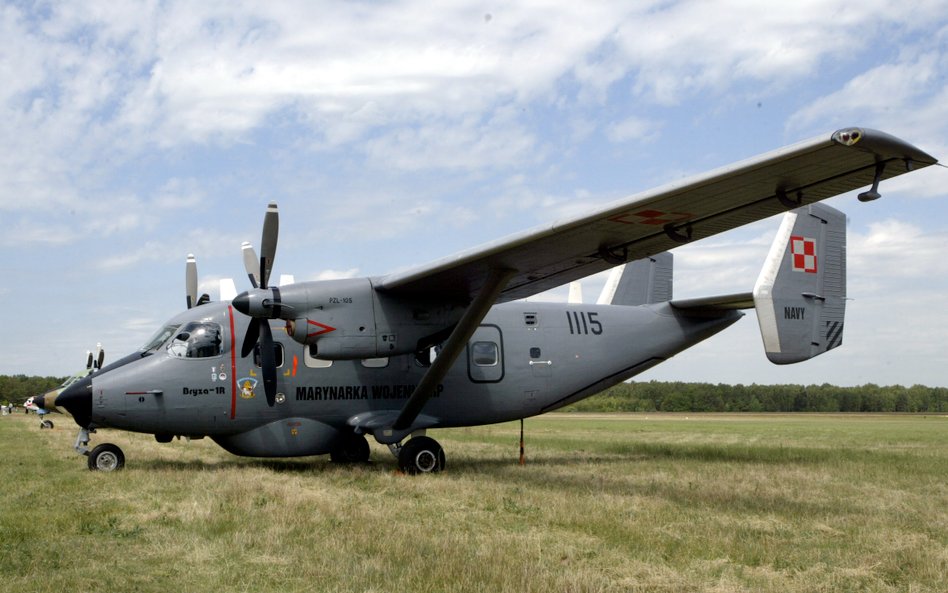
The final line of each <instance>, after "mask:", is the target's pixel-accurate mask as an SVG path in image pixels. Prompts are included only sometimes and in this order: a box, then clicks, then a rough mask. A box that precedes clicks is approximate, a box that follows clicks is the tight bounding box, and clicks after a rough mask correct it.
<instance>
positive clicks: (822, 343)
mask: <svg viewBox="0 0 948 593" xmlns="http://www.w3.org/2000/svg"><path fill="white" fill-rule="evenodd" d="M754 306H755V307H756V308H757V320H758V322H759V323H760V333H761V337H762V338H763V340H764V350H766V352H767V358H768V359H770V361H771V362H774V363H776V364H789V363H793V362H800V361H802V360H807V359H809V358H813V357H814V356H818V355H820V354H822V353H824V352H826V351H827V350H831V349H833V348H836V347H837V346H839V345H840V344H842V341H843V317H844V314H845V308H846V215H845V214H843V213H842V212H840V211H839V210H836V209H835V208H831V207H829V206H826V205H825V204H811V205H809V206H805V207H803V208H798V209H796V210H793V211H791V212H788V213H787V214H786V215H784V219H783V223H782V224H781V225H780V230H779V231H777V237H776V238H775V239H774V243H773V245H771V247H770V253H769V255H768V256H767V261H766V262H765V263H764V267H763V269H762V270H761V272H760V276H759V277H758V278H757V284H756V285H755V286H754Z"/></svg>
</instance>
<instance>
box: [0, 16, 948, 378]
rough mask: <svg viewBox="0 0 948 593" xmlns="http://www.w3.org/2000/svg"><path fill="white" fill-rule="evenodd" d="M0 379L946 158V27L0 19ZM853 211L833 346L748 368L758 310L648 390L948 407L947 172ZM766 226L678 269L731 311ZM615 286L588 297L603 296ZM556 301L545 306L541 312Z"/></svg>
mask: <svg viewBox="0 0 948 593" xmlns="http://www.w3.org/2000/svg"><path fill="white" fill-rule="evenodd" d="M0 81H2V82H0V151H2V154H3V158H2V159H0V229H2V232H0V249H2V252H0V253H2V257H0V278H2V280H0V312H2V313H0V316H2V317H0V323H2V327H3V337H4V339H3V340H2V341H0V374H19V373H25V374H28V375H54V376H63V375H66V374H69V373H71V372H73V371H75V370H78V369H79V368H81V367H82V366H83V365H84V361H85V352H86V351H87V350H90V349H93V348H94V347H95V344H96V343H97V342H99V343H101V344H102V345H103V346H104V348H105V350H106V357H107V359H112V360H114V359H115V358H118V357H119V356H121V355H124V354H127V353H129V352H131V351H133V350H135V349H137V348H138V347H139V346H140V345H142V344H143V343H144V342H145V341H146V339H147V338H148V337H149V336H150V335H151V334H152V333H153V332H154V331H155V330H156V329H157V328H158V326H159V325H160V324H161V323H162V322H163V321H164V320H165V319H167V318H169V317H171V316H172V315H174V314H176V313H178V312H179V311H180V310H182V309H183V308H184V306H185V289H184V267H185V259H186V256H187V254H188V253H194V254H195V255H196V257H197V260H198V270H199V274H200V279H201V285H200V287H201V290H202V291H204V292H208V293H209V294H211V296H212V297H213V298H215V299H216V298H217V295H218V288H217V286H218V281H219V279H220V278H222V277H230V278H234V279H235V281H236V283H237V286H238V290H243V289H245V288H247V287H248V286H247V285H246V280H245V278H246V275H245V273H244V270H243V263H242V259H241V250H240V244H241V242H242V241H251V242H252V243H253V244H254V245H255V246H257V247H258V249H259V242H260V232H261V225H262V221H263V214H264V212H265V209H266V204H267V202H269V201H276V202H277V203H278V204H279V208H280V214H281V218H280V239H279V248H278V254H277V258H276V263H275V265H274V274H275V276H276V275H279V274H293V275H294V276H295V278H296V280H297V281H303V280H315V279H322V278H338V277H352V276H373V275H383V274H386V273H389V272H393V271H398V270H403V269H405V268H408V267H411V266H414V265H419V264H424V263H426V262H428V261H432V260H436V259H440V258H442V257H445V256H448V255H451V254H452V253H454V252H457V251H460V250H464V249H469V248H471V247H474V246H476V245H479V244H481V243H485V242H488V241H492V240H496V239H499V238H501V237H504V236H506V235H509V234H512V233H515V232H519V231H523V230H525V229H528V228H532V227H535V226H537V225H540V224H543V223H547V222H550V221H553V220H557V219H561V218H564V217H567V216H572V215H577V214H581V213H584V212H587V211H589V209H590V208H593V207H596V206H598V205H601V204H605V203H608V202H611V201H613V200H616V199H619V198H622V197H624V196H628V195H632V194H635V193H637V192H640V191H645V190H648V189H651V188H653V187H655V186H658V185H661V184H664V183H668V182H674V181H677V180H680V179H683V178H686V177H688V176H691V175H696V174H700V173H703V172H705V171H708V170H710V169H713V168H716V167H720V166H724V165H728V164H730V163H733V162H735V161H738V160H741V159H745V158H748V157H752V156H755V155H758V154H760V153H764V152H767V151H770V150H774V149H777V148H780V147H782V146H785V145H788V144H792V143H795V142H797V141H800V140H804V139H807V138H811V137H814V136H817V135H827V136H828V135H829V134H830V133H831V132H833V131H834V130H836V129H838V128H842V127H847V126H864V127H869V128H875V129H879V130H883V131H885V132H888V133H890V134H894V135H896V136H899V137H900V138H903V139H904V140H907V141H909V142H911V143H913V144H915V145H916V146H918V147H919V148H921V149H923V150H925V151H926V152H928V153H930V154H932V155H934V156H936V157H940V158H948V140H946V137H948V7H945V5H944V2H942V1H941V0H918V1H916V2H913V5H912V8H911V9H904V10H893V9H892V7H891V2H884V1H881V0H858V1H851V0H818V1H817V0H799V1H796V2H792V3H790V2H783V3H771V2H755V1H750V0H702V1H668V0H661V1H658V0H656V1H648V0H641V1H637V2H628V1H627V0H621V1H616V2H609V1H603V2H563V1H562V0H558V1H541V0H521V1H517V2H502V1H492V2H467V1H462V0H456V1H445V2H438V3H431V2H428V1H416V0H392V1H387V2H386V1H383V2H362V1H351V2H309V1H299V2H296V1H269V2H262V1H261V2H231V1H228V2H213V1H208V2H200V3H195V2H179V1H175V0H167V1H143V2H124V3H116V2H111V1H109V2H104V1H103V2H98V1H94V0H92V1H90V0H84V1H82V2H68V1H67V2H18V1H13V2H10V1H4V2H3V3H2V4H0ZM855 193H857V192H854V193H853V194H847V195H845V196H840V197H837V198H833V199H832V200H830V201H829V204H830V205H832V206H834V207H836V208H839V209H841V210H843V211H845V212H846V213H847V215H848V217H849V223H848V232H849V247H848V253H849V261H848V270H849V284H848V292H849V297H850V299H851V300H850V301H849V302H848V305H847V317H846V331H845V334H844V338H843V346H842V347H841V348H838V349H836V350H834V351H832V352H830V353H828V354H826V355H824V356H821V357H819V358H816V359H814V360H811V361H807V362H805V363H801V364H798V365H793V366H788V367H778V366H774V365H772V364H770V363H769V362H767V360H766V358H765V356H764V353H763V347H762V345H761V340H760V336H759V331H758V329H757V323H756V319H755V317H754V313H753V312H752V311H749V312H748V314H747V317H746V318H745V319H742V320H741V321H740V322H739V323H738V324H736V325H735V326H733V327H731V328H729V329H728V330H726V331H725V332H723V333H722V334H719V335H718V336H715V337H714V338H712V339H710V340H708V341H706V342H704V343H703V344H701V345H699V346H697V347H695V348H693V349H691V350H688V351H685V352H684V353H682V354H680V355H678V356H677V357H675V358H674V359H672V360H670V361H668V362H666V363H664V364H662V365H659V366H658V367H656V368H655V369H653V370H650V371H648V372H647V373H644V374H643V375H640V376H639V377H638V379H639V380H661V381H677V380H681V381H702V382H711V383H744V384H750V383H761V384H772V383H803V384H811V383H816V384H821V383H833V384H839V385H860V384H864V383H877V384H883V385H889V384H904V385H912V384H924V385H931V386H948V354H946V348H945V346H944V344H946V343H948V311H946V309H948V308H946V306H945V304H946V297H948V257H946V255H945V248H946V246H948V216H946V213H948V201H946V197H948V171H946V170H945V169H944V168H940V167H929V168H927V169H925V170H922V171H919V172H917V173H913V174H911V175H905V176H902V177H899V178H897V179H893V180H891V181H889V182H887V183H883V185H882V187H881V193H882V194H883V198H882V199H881V200H877V201H875V202H872V203H868V204H863V203H859V202H858V201H857V200H856V199H855V196H854V194H855ZM778 225H779V218H774V219H769V220H765V221H761V222H759V223H756V224H753V225H750V226H748V227H745V228H742V229H738V230H735V231H732V232H729V233H726V234H722V235H718V236H716V237H713V238H710V239H707V240H704V241H701V242H697V243H695V244H691V245H688V246H685V247H682V248H680V249H678V250H676V251H675V255H676V260H675V296H676V297H694V296H709V295H716V294H728V293H733V292H741V291H748V290H750V289H751V288H752V287H753V284H754V281H755V279H756V277H757V273H758V271H759V268H760V266H761V264H762V263H763V260H764V258H765V256H766V254H767V250H768V246H769V243H770V241H771V239H772V237H773V236H774V234H775V233H776V229H777V227H778ZM603 281H604V278H602V277H592V278H589V279H587V280H585V281H584V282H583V290H584V294H585V298H586V300H587V301H589V302H591V301H594V300H595V298H596V296H597V295H598V292H599V289H600V287H601V286H602V284H603ZM536 298H538V299H545V300H562V301H565V300H566V290H565V289H561V290H558V291H553V292H552V293H549V294H544V295H541V296H538V297H536Z"/></svg>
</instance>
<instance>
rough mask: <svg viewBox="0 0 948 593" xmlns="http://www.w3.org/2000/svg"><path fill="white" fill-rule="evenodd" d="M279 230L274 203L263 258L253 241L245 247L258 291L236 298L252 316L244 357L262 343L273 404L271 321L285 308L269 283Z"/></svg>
mask: <svg viewBox="0 0 948 593" xmlns="http://www.w3.org/2000/svg"><path fill="white" fill-rule="evenodd" d="M279 232H280V217H279V213H278V211H277V205H276V203H274V202H270V204H269V205H268V206H267V213H266V215H264V217H263V235H262V237H261V239H260V259H259V261H258V260H257V257H256V254H255V253H254V251H253V247H251V245H250V244H249V243H246V242H245V243H244V244H243V245H242V246H241V248H242V250H243V254H244V267H245V268H246V269H247V277H248V278H249V279H250V283H251V284H252V285H253V287H254V290H250V291H247V292H243V293H241V294H239V295H237V296H236V297H234V300H233V301H232V303H233V305H234V308H235V309H237V310H238V311H240V312H241V313H243V314H245V315H249V316H250V317H251V318H252V319H251V320H250V325H249V326H248V327H247V333H246V335H244V342H243V345H242V346H241V349H240V356H241V357H246V356H248V355H249V354H250V353H251V352H253V348H254V346H255V345H259V347H260V366H261V367H262V368H263V389H264V391H265V392H266V394H267V404H268V405H270V406H273V404H274V403H275V402H276V383H277V371H276V357H275V356H274V352H273V332H272V331H271V330H270V320H271V319H278V318H279V317H280V313H281V311H282V307H281V303H280V290H279V289H278V288H276V287H272V288H268V282H269V281H270V272H271V270H272V269H273V259H274V257H275V256H276V248H277V236H278V235H279Z"/></svg>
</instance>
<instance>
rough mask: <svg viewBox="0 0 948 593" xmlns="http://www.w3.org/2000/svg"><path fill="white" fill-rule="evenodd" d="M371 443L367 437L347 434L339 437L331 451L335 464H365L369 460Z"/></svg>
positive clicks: (331, 457)
mask: <svg viewBox="0 0 948 593" xmlns="http://www.w3.org/2000/svg"><path fill="white" fill-rule="evenodd" d="M369 453H370V451H369V441H367V440H366V439H365V436H363V435H361V434H356V433H354V432H347V433H345V434H343V435H342V436H341V437H339V438H338V439H337V440H336V442H335V443H333V445H332V449H330V450H329V459H330V460H331V461H332V462H333V463H365V462H366V461H368V460H369Z"/></svg>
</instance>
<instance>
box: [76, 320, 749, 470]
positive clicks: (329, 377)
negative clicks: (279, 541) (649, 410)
mask: <svg viewBox="0 0 948 593" xmlns="http://www.w3.org/2000/svg"><path fill="white" fill-rule="evenodd" d="M741 315H742V314H741V313H739V312H734V311H731V312H727V313H724V314H721V315H717V316H712V317H707V318H695V317H686V316H684V315H682V314H681V313H679V312H677V311H675V310H674V309H673V308H672V307H671V306H670V305H668V304H667V303H663V304H657V305H647V306H637V307H625V306H603V305H561V304H551V303H536V302H524V301H517V302H513V303H507V304H503V305H497V306H495V307H493V308H492V309H491V310H490V312H489V313H488V315H487V316H486V317H485V319H484V320H483V322H482V323H481V324H480V326H479V327H478V329H477V330H476V332H475V333H474V335H473V336H472V338H471V339H470V340H469V341H468V344H467V348H466V351H465V352H464V353H463V354H462V355H461V356H460V357H459V359H458V360H457V361H456V362H455V363H454V365H453V366H452V368H451V370H450V371H449V372H448V374H447V375H446V376H445V378H444V380H443V381H442V382H441V383H440V384H438V386H437V388H436V392H435V394H434V395H433V397H432V398H431V399H430V400H428V402H427V403H426V405H425V407H424V409H423V410H422V413H421V415H420V416H419V421H420V423H421V424H422V425H423V426H424V427H425V428H439V427H451V426H471V425H480V424H489V423H495V422H503V421H507V420H514V419H519V418H525V417H529V416H535V415H537V414H542V413H544V412H548V411H550V410H554V409H557V408H559V407H562V406H564V405H567V404H569V403H572V402H574V401H578V400H580V399H582V398H584V397H588V396H590V395H593V394H595V393H597V392H599V391H602V390H603V389H605V388H607V387H609V386H611V385H614V384H616V383H619V382H621V381H623V380H625V379H628V378H629V377H632V376H634V375H636V374H638V373H641V372H643V371H645V370H647V369H649V368H651V367H652V366H654V365H656V364H658V363H660V362H662V361H663V360H665V359H667V358H669V357H670V356H673V355H674V354H676V353H678V352H680V351H681V350H683V349H685V348H687V347H689V346H691V345H693V344H695V343H697V342H699V341H701V340H703V339H705V338H707V337H709V336H711V335H713V334H715V333H717V332H718V331H720V330H722V329H724V328H725V327H727V326H729V325H730V324H731V323H734V322H735V321H736V320H737V319H739V318H740V317H741ZM170 323H171V324H172V325H178V328H177V329H176V330H175V332H182V331H184V330H185V329H188V328H190V331H191V333H192V334H194V333H196V332H198V331H201V332H205V334H206V335H207V336H209V340H206V341H208V343H212V342H214V341H215V340H219V342H218V343H216V347H215V344H211V346H210V347H208V345H207V344H203V345H202V344H197V347H194V346H195V345H194V344H191V345H190V347H191V349H190V351H186V350H185V348H186V347H187V345H184V344H175V341H174V339H169V340H168V341H167V342H166V343H164V344H162V345H161V346H160V347H158V348H157V349H156V350H155V351H154V353H153V354H151V355H150V356H145V357H142V358H141V359H139V360H133V361H132V362H130V363H126V364H124V365H123V366H121V367H119V368H115V369H111V370H108V372H104V373H101V374H98V375H96V376H94V377H93V379H92V411H91V412H92V416H91V420H92V422H91V426H92V427H111V428H118V429H123V430H129V431H135V432H145V433H151V434H156V435H159V437H161V436H164V437H171V436H173V435H182V436H190V437H203V436H209V437H212V438H214V440H215V441H216V442H218V443H219V444H220V445H221V446H223V447H224V448H226V449H228V450H229V451H231V452H233V453H235V454H242V455H253V456H276V457H284V456H298V455H316V454H322V453H326V452H328V451H329V448H330V446H331V443H332V442H333V441H334V440H335V439H336V438H338V436H339V434H340V432H345V431H350V432H351V431H352V429H353V426H355V425H356V424H357V419H358V418H361V419H363V420H364V419H365V418H367V417H371V416H372V415H377V416H380V417H390V416H391V415H392V414H395V413H397V412H398V411H399V410H400V409H401V408H402V407H403V406H404V404H405V401H406V400H407V399H408V398H409V396H410V395H411V394H412V392H413V390H414V388H415V386H416V385H417V384H418V383H419V381H420V380H421V378H422V376H423V375H424V373H425V372H426V370H427V367H426V365H427V364H430V361H429V359H428V356H429V353H428V351H425V352H423V353H418V354H415V355H399V356H393V357H390V358H375V359H365V360H334V361H325V360H320V359H318V358H314V357H312V356H311V355H310V349H309V348H308V347H306V346H303V345H301V344H299V343H297V342H295V341H294V340H292V339H291V338H290V337H289V336H287V335H286V333H285V332H283V331H282V324H281V325H277V324H276V323H274V324H273V325H274V326H275V327H274V329H279V330H280V331H274V332H273V333H274V342H275V343H276V344H277V346H276V347H277V349H278V350H281V351H282V355H281V356H278V362H279V366H278V372H277V379H278V383H277V387H278V389H277V401H276V405H274V406H272V407H270V406H268V405H267V402H266V400H265V398H264V397H263V384H262V379H261V369H260V367H259V365H258V364H255V361H254V358H255V357H254V355H249V356H247V357H246V358H242V357H241V356H240V352H239V344H240V341H241V339H242V337H243V334H244V332H245V331H246V328H247V325H248V318H247V317H246V316H244V315H241V314H240V313H238V312H236V311H235V310H234V309H233V307H232V306H230V305H228V304H219V303H218V304H208V305H203V306H201V307H197V308H195V309H191V310H189V311H187V312H186V313H183V314H182V315H180V316H178V317H177V318H176V319H174V320H172V322H170ZM189 323H190V324H191V325H188V324H189ZM175 332H172V333H175ZM192 341H193V338H192ZM235 345H237V347H236V349H235ZM386 415H387V416H386Z"/></svg>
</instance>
